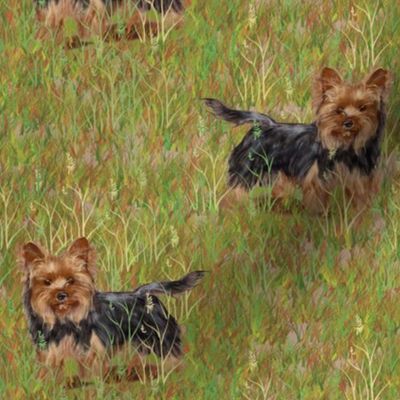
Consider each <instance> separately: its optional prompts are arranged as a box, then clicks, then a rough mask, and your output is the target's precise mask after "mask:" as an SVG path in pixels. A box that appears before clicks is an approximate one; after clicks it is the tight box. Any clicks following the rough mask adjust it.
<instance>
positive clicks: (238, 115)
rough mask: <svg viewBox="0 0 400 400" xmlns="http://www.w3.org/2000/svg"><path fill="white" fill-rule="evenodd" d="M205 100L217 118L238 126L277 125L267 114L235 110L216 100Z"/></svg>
mask: <svg viewBox="0 0 400 400" xmlns="http://www.w3.org/2000/svg"><path fill="white" fill-rule="evenodd" d="M203 100H204V101H205V103H206V105H207V107H208V108H210V109H211V111H212V113H213V114H214V115H215V116H216V117H218V118H221V119H224V120H225V121H228V122H232V123H233V124H236V126H237V125H243V124H249V123H259V124H260V125H262V126H272V125H274V124H276V122H275V121H274V120H273V119H272V118H271V117H269V116H268V115H265V114H261V113H258V112H254V111H239V110H233V109H231V108H228V107H227V106H226V105H225V104H223V103H221V102H220V101H219V100H216V99H209V98H205V99H203Z"/></svg>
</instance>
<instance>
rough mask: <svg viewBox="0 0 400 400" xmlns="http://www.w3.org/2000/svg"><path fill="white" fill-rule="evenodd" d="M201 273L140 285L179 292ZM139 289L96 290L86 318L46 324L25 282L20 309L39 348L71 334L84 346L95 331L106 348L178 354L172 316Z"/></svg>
mask: <svg viewBox="0 0 400 400" xmlns="http://www.w3.org/2000/svg"><path fill="white" fill-rule="evenodd" d="M202 276H203V272H202V271H196V272H193V273H191V274H188V275H187V276H185V277H184V278H183V279H181V280H179V281H172V282H158V283H152V284H148V285H144V286H142V287H141V288H142V289H143V288H146V287H147V288H150V289H151V288H154V287H156V285H158V286H157V287H165V288H166V289H167V290H166V291H164V292H163V293H166V294H174V293H182V292H184V291H186V290H190V289H192V288H193V287H194V286H195V285H196V284H197V283H198V282H199V280H200V279H201V277H202ZM169 284H170V285H169ZM141 288H138V290H136V291H133V292H97V293H95V295H94V297H93V308H92V309H91V311H90V312H89V314H88V316H87V318H86V319H84V320H82V321H80V323H79V324H76V323H74V322H72V321H70V320H65V321H56V323H55V325H54V326H53V327H50V326H48V325H46V324H45V323H44V322H43V320H42V319H41V318H40V316H39V315H37V314H36V313H35V312H34V311H33V309H32V306H31V291H30V289H29V287H28V284H27V283H26V286H25V290H24V308H25V312H26V315H27V318H28V323H29V331H30V334H31V337H32V339H33V341H34V343H35V344H36V345H37V346H38V347H39V348H46V347H47V346H48V345H49V344H51V343H55V344H56V345H57V344H58V343H59V342H60V341H61V340H62V339H63V338H64V337H66V336H73V337H74V339H75V341H76V343H77V344H79V345H80V346H82V348H83V349H88V348H89V345H90V339H91V337H92V334H93V333H95V334H96V335H97V336H98V337H99V339H100V340H101V342H102V343H103V345H104V346H105V347H106V348H112V347H118V346H121V345H122V344H124V343H126V342H130V343H132V344H133V345H134V346H135V347H136V348H137V350H138V351H139V352H140V353H142V354H148V353H150V352H154V353H155V354H156V355H157V356H159V357H161V358H165V357H167V356H169V355H172V356H174V357H178V356H179V355H181V353H182V349H181V347H182V342H181V330H180V327H179V325H178V323H177V321H176V319H175V318H174V317H173V316H172V315H170V314H169V313H168V311H167V310H166V308H165V307H164V305H163V304H162V302H161V301H160V300H159V299H158V297H156V296H154V295H152V294H151V291H152V289H151V290H141Z"/></svg>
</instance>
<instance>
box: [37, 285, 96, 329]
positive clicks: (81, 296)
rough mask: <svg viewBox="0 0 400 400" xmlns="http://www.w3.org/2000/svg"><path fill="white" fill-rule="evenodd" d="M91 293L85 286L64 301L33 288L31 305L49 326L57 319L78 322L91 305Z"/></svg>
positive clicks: (83, 317) (86, 313)
mask: <svg viewBox="0 0 400 400" xmlns="http://www.w3.org/2000/svg"><path fill="white" fill-rule="evenodd" d="M93 294H94V292H93V290H91V289H89V288H87V289H86V290H81V291H79V292H74V293H73V294H71V295H70V297H69V299H68V300H67V301H65V302H57V301H55V300H54V295H53V294H52V293H51V292H48V291H45V290H43V291H39V292H35V291H34V290H33V296H32V299H31V306H32V309H33V311H34V312H35V313H36V314H37V315H38V316H39V317H40V318H41V319H42V320H43V322H44V323H45V324H47V325H49V326H53V325H54V324H55V323H56V321H57V320H59V321H61V322H63V321H66V320H70V321H72V322H75V323H79V322H80V321H82V320H83V319H85V318H86V317H87V315H88V314H89V311H90V310H91V308H92V306H93V300H92V299H93Z"/></svg>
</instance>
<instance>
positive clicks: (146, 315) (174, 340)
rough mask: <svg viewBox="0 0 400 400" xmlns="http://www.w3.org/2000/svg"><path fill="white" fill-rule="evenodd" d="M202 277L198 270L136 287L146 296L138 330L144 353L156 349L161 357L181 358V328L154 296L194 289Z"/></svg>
mask: <svg viewBox="0 0 400 400" xmlns="http://www.w3.org/2000/svg"><path fill="white" fill-rule="evenodd" d="M203 276H204V271H195V272H191V273H190V274H187V275H186V276H184V277H183V278H182V279H180V280H178V281H169V282H155V283H150V284H148V285H144V286H141V287H139V288H138V289H136V290H135V292H134V294H135V295H136V296H137V295H141V296H140V298H141V299H143V298H145V299H146V300H145V302H146V305H145V310H146V311H145V312H143V313H142V322H141V323H142V324H141V328H140V329H138V330H137V332H136V338H137V339H138V342H137V343H138V345H139V350H141V351H142V352H144V353H146V352H151V351H153V352H154V353H155V354H157V355H158V356H159V357H161V358H165V357H167V356H170V355H172V356H174V357H179V356H180V355H181V354H182V340H181V329H180V327H179V325H178V322H177V321H176V319H175V318H174V317H173V316H172V315H170V314H169V313H168V311H167V310H166V308H165V307H164V305H163V304H162V303H161V301H160V300H159V299H158V298H157V297H155V295H160V294H169V295H175V294H181V293H184V292H186V291H188V290H191V289H193V288H194V287H195V286H196V285H197V284H198V283H199V282H200V280H201V279H202V278H203ZM138 301H139V300H138Z"/></svg>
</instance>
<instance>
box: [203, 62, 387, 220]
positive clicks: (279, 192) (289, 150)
mask: <svg viewBox="0 0 400 400" xmlns="http://www.w3.org/2000/svg"><path fill="white" fill-rule="evenodd" d="M391 82H392V76H391V74H390V72H389V71H387V70H385V69H382V68H379V69H376V70H375V71H373V72H372V73H371V74H369V75H368V76H367V77H366V78H365V79H363V80H362V81H361V82H358V83H349V82H345V81H344V80H343V79H342V78H341V76H340V75H339V73H338V72H336V71H335V70H333V69H331V68H324V69H323V70H322V71H321V73H320V74H318V75H317V76H316V78H315V80H314V87H313V95H312V99H313V108H314V112H315V117H316V118H315V121H314V122H313V123H311V124H295V123H280V122H277V121H275V120H274V119H272V118H271V117H269V116H268V115H265V114H261V113H258V112H251V111H239V110H234V109H231V108H228V107H227V106H225V105H224V104H223V103H221V102H220V101H218V100H215V99H210V98H209V99H205V102H206V105H207V106H208V107H209V108H210V110H211V111H212V113H213V114H214V115H215V116H217V117H218V118H221V119H224V120H225V121H228V122H231V123H234V124H236V125H242V124H252V125H253V126H252V128H251V129H250V130H249V131H248V132H247V134H246V135H245V137H244V138H243V140H242V141H241V142H240V144H239V145H237V146H236V147H235V148H234V150H233V151H232V153H231V155H230V158H229V185H230V186H232V187H234V188H237V187H240V188H243V189H245V190H246V191H248V190H250V189H251V188H252V187H254V186H255V185H272V194H273V196H274V197H277V198H279V197H284V196H286V195H287V193H291V192H293V188H295V187H296V186H299V187H300V188H301V189H302V193H303V201H304V204H305V206H306V208H308V209H309V210H311V211H313V212H322V211H325V210H326V209H327V206H328V201H329V194H330V193H331V192H332V190H333V189H334V187H335V186H337V185H342V186H343V187H344V188H345V192H346V194H347V195H348V198H349V200H350V201H351V202H352V203H353V204H354V205H355V206H356V208H362V209H363V208H365V207H366V206H368V205H369V204H370V203H371V200H372V199H373V197H374V195H375V194H376V193H377V192H378V191H379V188H380V181H381V173H380V170H379V168H378V162H379V158H380V150H381V142H382V137H383V132H384V127H385V121H386V103H387V99H388V96H389V91H390V87H391Z"/></svg>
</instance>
